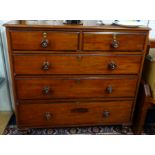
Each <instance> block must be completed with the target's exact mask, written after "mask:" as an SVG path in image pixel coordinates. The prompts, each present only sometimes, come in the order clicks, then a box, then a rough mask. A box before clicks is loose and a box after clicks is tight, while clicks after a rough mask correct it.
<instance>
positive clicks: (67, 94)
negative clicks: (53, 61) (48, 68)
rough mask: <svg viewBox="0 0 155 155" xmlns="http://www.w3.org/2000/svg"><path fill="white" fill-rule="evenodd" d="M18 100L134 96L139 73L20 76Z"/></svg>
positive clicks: (17, 87) (17, 84) (17, 86)
mask: <svg viewBox="0 0 155 155" xmlns="http://www.w3.org/2000/svg"><path fill="white" fill-rule="evenodd" d="M15 83H16V90H17V97H18V99H54V98H94V97H99V98H104V97H134V96H135V91H136V86H137V76H97V77H90V76H88V77H87V76H85V77H82V76H79V77H78V76H75V77H62V76H58V77H42V78H41V77H40V78H39V77H38V78H35V77H33V78H16V80H15Z"/></svg>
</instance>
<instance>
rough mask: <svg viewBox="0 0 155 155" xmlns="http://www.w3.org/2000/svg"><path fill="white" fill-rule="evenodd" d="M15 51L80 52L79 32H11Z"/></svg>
mask: <svg viewBox="0 0 155 155" xmlns="http://www.w3.org/2000/svg"><path fill="white" fill-rule="evenodd" d="M10 35H11V38H12V49H13V50H21V52H22V51H23V50H25V51H26V50H27V51H30V50H32V51H33V50H34V51H37V50H43V51H44V50H78V40H79V32H63V31H62V32H61V31H11V32H10Z"/></svg>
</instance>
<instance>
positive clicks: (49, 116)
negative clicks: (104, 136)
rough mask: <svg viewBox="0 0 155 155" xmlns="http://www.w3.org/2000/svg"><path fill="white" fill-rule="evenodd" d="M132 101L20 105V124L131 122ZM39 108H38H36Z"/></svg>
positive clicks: (50, 124)
mask: <svg viewBox="0 0 155 155" xmlns="http://www.w3.org/2000/svg"><path fill="white" fill-rule="evenodd" d="M132 104H133V102H132V101H115V102H114V101H113V102H112V101H111V102H80V103H79V104H74V103H72V102H70V103H69V102H68V103H61V102H60V103H52V104H44V103H43V104H35V103H33V102H32V104H31V103H30V104H24V102H23V104H22V103H21V104H20V105H19V111H20V113H19V122H20V125H23V126H24V125H25V126H37V127H40V126H44V125H45V126H64V125H65V126H68V125H82V124H83V125H90V124H91V125H93V124H96V125H97V124H100V125H101V124H103V125H104V124H110V123H114V124H117V123H118V124H119V123H128V122H130V115H131V107H132ZM36 107H37V108H36Z"/></svg>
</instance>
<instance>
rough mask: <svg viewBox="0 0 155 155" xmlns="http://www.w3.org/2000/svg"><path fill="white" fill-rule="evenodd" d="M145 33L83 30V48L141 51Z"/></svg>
mask: <svg viewBox="0 0 155 155" xmlns="http://www.w3.org/2000/svg"><path fill="white" fill-rule="evenodd" d="M145 40H146V34H145V33H118V32H117V33H115V32H109V33H108V32H85V33H83V50H113V51H118V50H119V51H123V50H125V51H126V50H130V51H142V50H144V45H145Z"/></svg>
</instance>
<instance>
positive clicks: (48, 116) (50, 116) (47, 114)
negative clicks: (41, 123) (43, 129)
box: [44, 112, 53, 121]
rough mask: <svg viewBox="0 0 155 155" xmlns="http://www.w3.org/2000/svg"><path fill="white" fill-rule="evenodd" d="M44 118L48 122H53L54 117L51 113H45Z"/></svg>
mask: <svg viewBox="0 0 155 155" xmlns="http://www.w3.org/2000/svg"><path fill="white" fill-rule="evenodd" d="M44 116H45V119H46V120H47V121H49V120H51V118H52V117H53V115H52V114H51V113H50V112H45V114H44Z"/></svg>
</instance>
